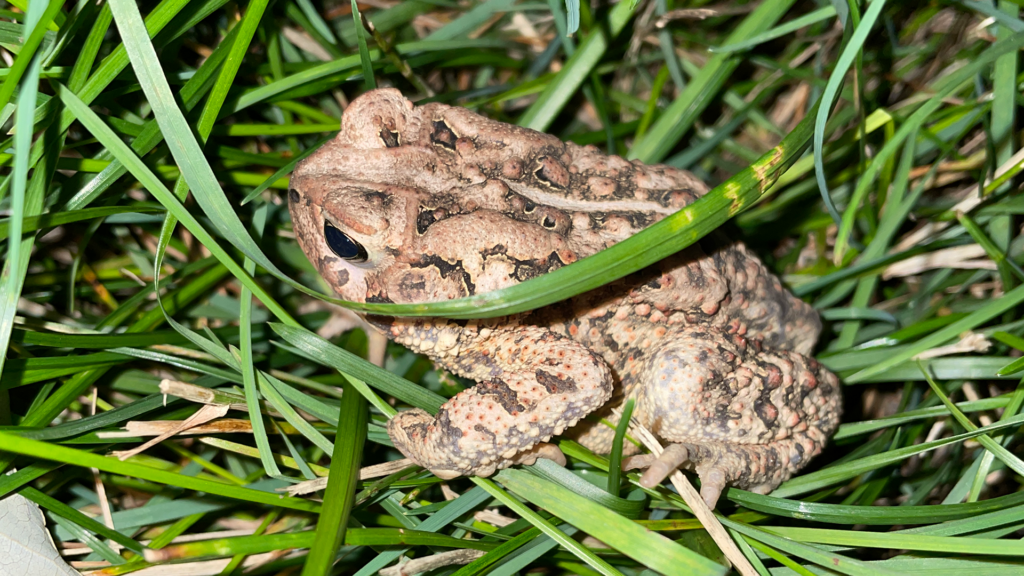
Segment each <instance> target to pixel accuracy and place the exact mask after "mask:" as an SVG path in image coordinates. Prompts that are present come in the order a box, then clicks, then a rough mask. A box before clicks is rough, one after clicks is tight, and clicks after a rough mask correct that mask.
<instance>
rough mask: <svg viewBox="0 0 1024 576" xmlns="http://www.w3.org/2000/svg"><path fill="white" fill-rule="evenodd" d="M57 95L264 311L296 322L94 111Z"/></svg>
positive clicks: (72, 98) (74, 99)
mask: <svg viewBox="0 0 1024 576" xmlns="http://www.w3.org/2000/svg"><path fill="white" fill-rule="evenodd" d="M57 93H58V94H59V96H60V98H61V101H62V102H64V105H65V106H67V107H68V110H70V111H72V113H73V114H74V115H75V116H76V117H77V118H78V120H79V121H80V122H81V123H82V125H83V126H85V127H86V129H88V130H89V131H90V132H91V133H92V134H93V136H96V138H97V139H98V140H99V141H100V142H102V143H103V144H104V145H105V146H106V147H107V149H108V150H109V151H110V153H111V154H112V155H114V156H115V157H117V158H118V159H119V160H120V161H121V163H122V164H124V166H125V167H126V168H128V170H129V171H130V172H131V173H132V175H133V176H135V177H136V178H138V180H139V182H141V183H142V184H143V186H145V187H146V189H147V190H149V192H150V193H151V194H153V196H154V197H156V199H157V200H158V201H159V202H160V203H161V204H163V205H164V207H166V208H167V209H168V211H169V212H170V213H172V214H174V216H175V217H176V218H177V219H178V220H179V221H180V222H181V223H182V224H183V225H184V226H185V227H186V228H188V230H189V232H191V233H192V234H194V235H195V236H196V238H198V239H199V240H200V242H202V243H203V245H204V246H206V248H207V249H208V250H210V252H212V253H213V255H214V256H216V257H217V259H218V260H220V261H221V263H223V264H224V266H225V267H227V268H228V270H230V271H231V273H232V274H234V275H235V277H236V278H238V279H239V281H240V282H242V284H244V285H245V286H246V287H248V288H249V289H250V290H252V292H253V294H255V295H256V297H257V298H259V299H260V301H261V302H263V303H264V305H266V306H267V309H269V310H270V311H271V312H272V313H273V314H274V315H275V316H277V317H278V318H279V319H280V320H281V321H282V322H284V323H288V324H294V323H295V320H294V319H293V318H292V317H291V315H290V314H288V312H287V311H285V309H284V308H282V307H281V305H280V304H278V303H277V301H276V300H274V298H273V297H272V296H270V295H269V294H268V293H267V291H266V290H265V289H264V288H263V287H262V286H260V285H259V284H258V283H257V282H256V281H255V280H253V278H252V276H250V275H249V274H248V273H246V272H245V270H244V269H243V268H242V267H241V266H239V265H238V263H237V262H235V260H234V258H232V257H231V256H230V255H229V254H228V253H227V252H226V251H225V250H224V249H223V248H221V247H220V244H218V243H217V241H216V240H215V239H214V238H213V236H211V235H210V233H209V232H207V231H206V229H204V228H203V226H202V224H200V223H199V221H198V220H196V218H195V217H194V216H192V214H191V213H189V211H188V209H186V208H185V207H184V206H183V205H182V204H181V202H180V201H179V200H178V199H177V198H176V197H175V196H174V194H173V193H171V191H170V190H168V189H167V187H165V186H164V185H163V182H161V181H160V180H159V179H157V177H156V175H155V174H153V173H152V172H151V171H150V170H149V167H148V166H146V165H145V163H143V162H142V160H141V159H140V158H139V157H138V156H136V155H135V153H134V152H132V150H131V149H130V148H128V145H127V144H125V143H124V142H122V141H121V139H120V138H119V137H118V136H117V135H116V134H114V131H113V130H111V129H110V127H109V126H107V125H106V124H104V123H103V121H102V120H100V118H99V116H97V115H96V113H95V112H93V111H92V110H90V109H89V107H88V106H86V104H85V103H84V102H82V101H81V100H79V99H78V97H77V96H75V95H74V94H73V93H71V91H70V90H68V89H67V88H66V87H64V86H62V85H58V90H57ZM189 137H190V138H191V137H192V136H191V133H190V134H189ZM193 141H194V140H193ZM235 219H236V221H237V219H238V217H237V216H235ZM239 225H241V222H239ZM246 238H249V240H250V242H251V241H252V238H251V237H249V235H248V234H246Z"/></svg>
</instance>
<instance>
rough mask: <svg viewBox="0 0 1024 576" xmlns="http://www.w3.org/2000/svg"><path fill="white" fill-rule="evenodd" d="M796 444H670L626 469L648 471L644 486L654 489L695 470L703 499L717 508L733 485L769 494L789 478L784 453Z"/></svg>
mask: <svg viewBox="0 0 1024 576" xmlns="http://www.w3.org/2000/svg"><path fill="white" fill-rule="evenodd" d="M792 444H793V441H785V440H783V441H780V442H774V443H772V444H767V445H763V446H758V445H741V444H726V443H721V442H702V443H688V442H683V443H678V444H670V445H668V446H667V447H666V448H665V451H664V452H662V453H661V456H658V457H654V456H653V455H651V454H641V455H638V456H632V457H630V458H627V459H625V460H623V462H622V469H623V470H633V469H638V468H640V469H643V468H646V470H645V472H644V474H643V476H641V477H640V485H641V486H643V487H644V488H653V487H655V486H657V485H659V484H661V483H662V482H664V481H665V478H668V476H669V475H671V474H672V473H673V472H675V471H676V469H677V468H683V469H686V470H693V471H695V472H696V473H697V476H698V477H699V478H700V496H701V498H702V499H703V500H704V502H706V503H707V505H708V507H709V508H714V507H715V505H716V504H717V503H718V498H719V497H720V496H721V494H722V491H723V490H725V487H726V486H729V485H732V486H736V487H738V488H743V489H747V490H751V491H753V492H757V493H759V494H767V493H768V492H771V491H772V490H774V489H775V488H776V487H777V486H778V485H779V484H781V483H782V482H783V481H784V480H786V479H787V478H789V476H790V475H791V473H792V468H791V467H788V466H783V465H781V462H782V459H781V458H780V456H781V455H782V454H787V453H789V451H790V450H791V449H792V448H793V447H792V446H791V445H792Z"/></svg>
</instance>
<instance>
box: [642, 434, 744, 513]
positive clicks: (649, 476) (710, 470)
mask: <svg viewBox="0 0 1024 576" xmlns="http://www.w3.org/2000/svg"><path fill="white" fill-rule="evenodd" d="M700 452H701V451H700V450H699V449H697V448H696V447H695V446H691V447H690V449H688V448H687V445H685V444H669V445H668V446H667V447H666V448H665V451H664V452H662V453H661V456H658V457H655V456H654V455H652V454H640V455H637V456H632V457H630V458H626V459H625V460H623V461H622V469H623V470H634V469H638V468H639V469H643V468H646V471H645V472H644V474H643V476H641V477H640V485H641V486H643V487H644V488H654V487H655V486H657V485H659V484H661V483H662V482H664V481H665V478H668V477H669V476H670V475H671V474H672V473H673V472H675V471H676V469H678V468H679V467H680V466H682V465H683V464H685V463H687V462H691V463H694V464H696V462H694V461H693V459H691V458H690V454H691V453H693V454H695V455H699V454H700ZM696 470H697V475H698V476H699V477H700V496H701V498H702V499H703V500H704V502H705V503H707V505H708V508H712V509H713V508H714V507H715V504H717V503H718V497H719V496H721V494H722V490H724V489H725V485H726V482H727V479H728V475H727V474H726V471H725V470H724V469H723V468H721V467H720V466H717V465H716V463H714V462H705V463H702V464H700V465H697V466H696Z"/></svg>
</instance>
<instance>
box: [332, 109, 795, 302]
mask: <svg viewBox="0 0 1024 576" xmlns="http://www.w3.org/2000/svg"><path fill="white" fill-rule="evenodd" d="M814 109H815V108H812V109H811V111H810V112H809V113H808V115H807V116H806V117H805V118H804V119H803V120H801V121H800V123H799V124H798V125H797V126H796V128H794V129H793V131H792V132H790V133H789V134H788V135H786V137H785V138H783V139H782V141H781V142H780V143H779V145H778V146H776V147H775V148H772V149H771V150H769V151H768V152H767V153H766V154H764V155H763V156H761V158H760V159H758V161H757V162H755V163H753V164H751V165H750V166H748V167H747V168H745V169H743V170H741V171H740V172H738V173H737V174H736V175H735V176H733V177H732V178H730V179H729V180H728V181H726V182H724V183H722V184H720V185H719V186H717V187H715V189H714V190H711V191H710V192H708V193H707V194H705V195H704V196H703V197H702V198H700V199H699V200H697V201H696V202H694V203H693V204H690V205H689V206H686V207H684V208H682V209H681V210H679V211H678V212H676V213H675V214H672V215H671V216H669V217H667V218H665V219H664V220H662V221H660V222H658V223H657V224H654V225H653V226H650V227H649V228H647V229H646V230H643V231H642V232H640V233H639V234H635V235H634V236H632V237H631V238H629V239H627V240H624V241H622V242H619V243H618V244H615V245H614V246H612V247H610V248H608V249H606V250H603V251H601V252H598V253H597V254H594V255H593V256H590V257H587V258H584V259H583V260H580V261H579V262H576V263H573V264H570V265H569V266H566V267H564V268H560V269H558V270H554V271H552V272H549V273H547V274H545V275H543V276H541V277H538V278H534V279H532V280H528V281H526V282H523V283H522V284H517V285H515V286H510V287H508V288H504V289H502V290H497V291H495V292H487V293H484V294H477V295H475V296H471V297H468V298H460V299H457V300H450V301H447V302H434V303H425V304H357V303H351V302H347V303H344V304H342V305H343V306H345V307H346V308H351V309H353V310H358V311H362V312H370V313H374V314H390V315H395V316H445V317H450V318H489V317H494V316H501V315H505V314H513V313H516V312H522V311H525V310H532V309H534V308H539V307H541V306H546V305H548V304H552V303H554V302H558V301H560V300H564V299H566V298H569V297H572V296H575V295H577V294H580V293H583V292H586V291H588V290H593V289H594V288H597V287H599V286H602V285H604V284H607V283H608V282H611V281H612V280H615V279H618V278H622V277H623V276H626V275H628V274H631V273H633V272H636V271H637V270H640V269H641V268H644V267H646V266H649V265H651V264H653V263H655V262H657V261H659V260H661V259H663V258H665V257H667V256H669V255H671V254H674V253H676V252H678V251H680V250H682V249H683V248H686V247H687V246H689V245H691V244H693V243H694V242H696V241H697V240H699V239H700V238H702V237H703V236H704V235H705V234H708V233H709V232H711V231H712V230H714V229H715V228H718V227H719V226H721V225H722V224H723V223H725V221H726V220H728V219H729V218H731V217H732V216H734V215H736V214H738V213H739V212H741V211H742V210H743V209H745V208H746V207H748V206H750V205H751V204H753V203H754V202H756V201H757V200H758V198H760V197H761V195H762V194H764V192H765V191H766V190H768V189H769V188H770V187H771V185H772V184H773V183H774V182H775V181H776V180H777V179H778V177H779V175H780V174H782V173H783V172H785V171H786V168H788V167H789V166H790V165H792V163H793V162H795V161H796V160H797V159H798V158H799V157H800V154H801V153H802V152H803V150H804V149H805V147H806V146H807V144H808V142H810V138H811V127H812V125H813V119H814V116H813V111H814Z"/></svg>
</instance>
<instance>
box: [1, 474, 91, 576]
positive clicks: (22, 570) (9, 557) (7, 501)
mask: <svg viewBox="0 0 1024 576" xmlns="http://www.w3.org/2000/svg"><path fill="white" fill-rule="evenodd" d="M28 574H31V575H32V576H79V573H78V572H76V571H75V570H74V569H73V568H72V567H71V566H68V565H67V563H66V562H64V560H63V559H62V558H61V557H60V554H59V553H58V552H57V547H56V546H54V544H53V538H52V537H50V533H49V532H47V531H46V520H45V519H44V518H43V512H42V510H40V509H39V506H36V505H35V504H34V503H33V502H31V501H29V500H28V499H27V498H25V497H24V496H22V495H20V494H11V495H10V496H8V497H6V498H4V499H3V500H0V576H26V575H28Z"/></svg>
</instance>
